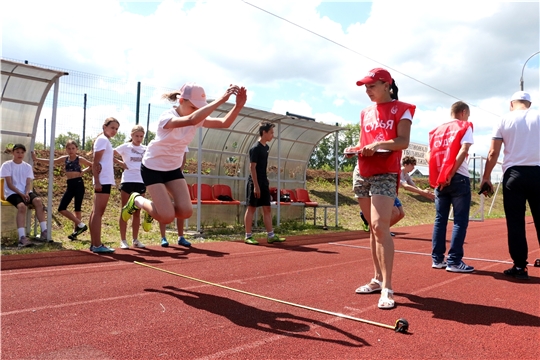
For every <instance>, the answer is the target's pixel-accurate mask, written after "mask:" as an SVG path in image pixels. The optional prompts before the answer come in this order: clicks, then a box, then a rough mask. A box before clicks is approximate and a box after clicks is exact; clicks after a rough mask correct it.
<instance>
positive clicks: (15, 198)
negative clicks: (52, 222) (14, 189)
mask: <svg viewBox="0 0 540 360" xmlns="http://www.w3.org/2000/svg"><path fill="white" fill-rule="evenodd" d="M28 196H30V202H27V203H26V202H24V200H23V198H22V196H21V195H19V194H11V195H9V196H8V198H7V199H6V201H8V202H9V203H10V204H11V205H13V206H15V207H17V205H19V204H20V203H23V204H25V205H26V206H28V205H31V204H32V201H34V199H35V198H37V197H39V196H37V195H36V194H34V193H33V192H31V193H30V194H28Z"/></svg>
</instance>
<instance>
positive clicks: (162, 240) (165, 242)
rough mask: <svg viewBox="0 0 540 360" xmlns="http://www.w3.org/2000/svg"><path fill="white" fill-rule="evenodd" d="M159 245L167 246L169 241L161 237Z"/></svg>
mask: <svg viewBox="0 0 540 360" xmlns="http://www.w3.org/2000/svg"><path fill="white" fill-rule="evenodd" d="M161 247H169V242H168V241H167V239H166V238H161Z"/></svg>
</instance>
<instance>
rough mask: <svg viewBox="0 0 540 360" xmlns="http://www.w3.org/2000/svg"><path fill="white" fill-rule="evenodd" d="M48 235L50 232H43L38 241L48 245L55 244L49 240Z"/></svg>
mask: <svg viewBox="0 0 540 360" xmlns="http://www.w3.org/2000/svg"><path fill="white" fill-rule="evenodd" d="M47 235H48V231H47V230H43V231H42V232H41V234H40V235H39V239H36V240H38V241H43V242H46V243H52V242H53V241H52V239H51V240H49V239H47Z"/></svg>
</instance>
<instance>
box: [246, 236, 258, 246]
mask: <svg viewBox="0 0 540 360" xmlns="http://www.w3.org/2000/svg"><path fill="white" fill-rule="evenodd" d="M244 242H245V243H246V244H249V245H259V242H258V241H257V240H255V239H254V238H253V236H250V237H247V238H245V239H244Z"/></svg>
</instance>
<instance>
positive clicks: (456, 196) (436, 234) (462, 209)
mask: <svg viewBox="0 0 540 360" xmlns="http://www.w3.org/2000/svg"><path fill="white" fill-rule="evenodd" d="M450 205H452V207H453V208H454V228H453V230H452V240H451V241H450V250H449V251H448V258H447V262H448V264H449V265H459V264H460V263H461V259H462V258H463V243H464V242H465V235H467V227H468V226H469V211H470V207H471V183H470V181H469V178H468V177H467V176H463V175H461V174H455V175H454V176H453V177H452V180H451V181H450V185H448V186H446V187H445V188H444V189H442V190H438V189H435V211H436V215H435V224H434V225H433V237H432V238H431V241H432V245H433V248H432V251H431V258H432V259H433V261H434V262H439V263H440V262H442V261H444V253H445V252H446V227H447V225H448V217H449V215H450Z"/></svg>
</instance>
